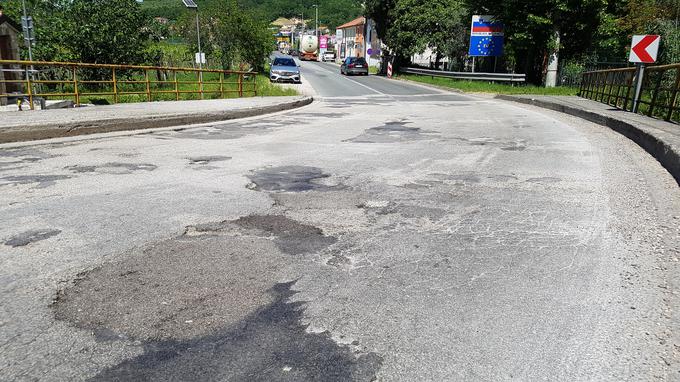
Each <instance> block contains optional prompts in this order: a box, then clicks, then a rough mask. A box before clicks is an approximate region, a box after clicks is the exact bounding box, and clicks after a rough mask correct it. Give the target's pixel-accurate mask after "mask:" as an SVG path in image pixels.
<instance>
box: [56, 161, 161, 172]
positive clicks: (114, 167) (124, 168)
mask: <svg viewBox="0 0 680 382" xmlns="http://www.w3.org/2000/svg"><path fill="white" fill-rule="evenodd" d="M157 168H158V166H156V165H153V164H150V163H118V162H112V163H105V164H101V165H92V166H84V165H73V166H66V167H64V169H65V170H69V171H71V172H74V173H90V172H100V173H106V174H131V173H133V172H135V171H154V170H156V169H157Z"/></svg>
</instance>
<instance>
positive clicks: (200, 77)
mask: <svg viewBox="0 0 680 382" xmlns="http://www.w3.org/2000/svg"><path fill="white" fill-rule="evenodd" d="M182 2H183V3H184V6H186V7H187V8H189V9H192V8H193V9H195V10H196V36H197V39H198V55H197V56H196V58H197V60H196V61H198V69H199V71H198V84H199V85H198V91H199V94H200V95H201V99H203V52H202V51H201V23H200V21H199V18H198V5H197V4H196V2H194V0H182Z"/></svg>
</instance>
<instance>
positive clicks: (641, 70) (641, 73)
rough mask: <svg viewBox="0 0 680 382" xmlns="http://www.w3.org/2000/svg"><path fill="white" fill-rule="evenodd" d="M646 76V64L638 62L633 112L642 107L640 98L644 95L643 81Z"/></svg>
mask: <svg viewBox="0 0 680 382" xmlns="http://www.w3.org/2000/svg"><path fill="white" fill-rule="evenodd" d="M644 77H645V64H642V63H640V64H637V71H636V73H635V94H634V95H633V110H632V111H633V113H637V112H638V109H639V108H640V98H641V97H642V83H643V81H644Z"/></svg>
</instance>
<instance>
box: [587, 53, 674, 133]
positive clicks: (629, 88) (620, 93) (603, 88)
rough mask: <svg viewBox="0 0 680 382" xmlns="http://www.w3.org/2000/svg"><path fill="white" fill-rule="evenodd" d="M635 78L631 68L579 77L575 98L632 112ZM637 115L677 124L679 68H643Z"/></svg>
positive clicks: (595, 72)
mask: <svg viewBox="0 0 680 382" xmlns="http://www.w3.org/2000/svg"><path fill="white" fill-rule="evenodd" d="M635 76H636V71H635V68H621V69H610V70H598V71H594V72H586V73H583V77H582V80H581V87H580V90H579V95H580V96H581V97H584V98H588V99H592V100H595V101H599V102H603V103H606V104H608V105H612V106H614V107H617V108H620V109H623V110H628V111H632V109H633V98H634V93H635V89H634V86H635ZM639 112H640V113H642V114H645V115H647V116H650V117H656V118H661V119H664V120H666V121H674V122H680V64H672V65H657V66H649V67H647V68H645V75H644V76H643V81H642V92H641V96H640V108H639Z"/></svg>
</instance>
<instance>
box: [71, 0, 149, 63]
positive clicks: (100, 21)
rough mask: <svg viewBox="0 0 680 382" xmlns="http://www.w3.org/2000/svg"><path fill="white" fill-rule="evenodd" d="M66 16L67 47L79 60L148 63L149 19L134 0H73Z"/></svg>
mask: <svg viewBox="0 0 680 382" xmlns="http://www.w3.org/2000/svg"><path fill="white" fill-rule="evenodd" d="M65 16H66V17H65V22H66V26H67V29H66V30H64V36H65V38H66V40H65V44H68V47H69V48H70V50H71V51H72V52H73V53H74V55H75V56H76V57H77V58H78V59H79V60H80V61H82V62H90V63H106V64H130V65H133V64H143V63H145V62H146V61H147V57H146V55H145V53H144V52H145V50H146V47H147V44H148V41H149V39H148V36H149V30H148V28H145V26H146V22H147V18H146V15H145V14H144V12H143V11H142V9H141V7H140V6H139V4H138V3H137V2H136V1H135V0H73V3H72V4H71V5H70V6H69V7H68V12H67V13H66V15H65Z"/></svg>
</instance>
